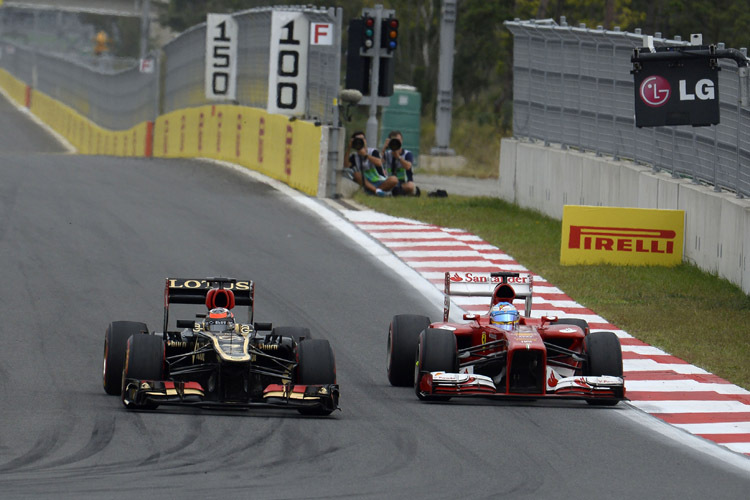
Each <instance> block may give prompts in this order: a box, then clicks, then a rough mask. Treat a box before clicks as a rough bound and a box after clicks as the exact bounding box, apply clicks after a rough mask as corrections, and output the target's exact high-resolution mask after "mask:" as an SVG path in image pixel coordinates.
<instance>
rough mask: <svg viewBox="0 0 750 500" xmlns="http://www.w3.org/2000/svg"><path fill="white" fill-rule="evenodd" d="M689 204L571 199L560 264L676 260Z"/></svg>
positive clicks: (657, 263) (656, 263) (659, 263)
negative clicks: (597, 203)
mask: <svg viewBox="0 0 750 500" xmlns="http://www.w3.org/2000/svg"><path fill="white" fill-rule="evenodd" d="M684 231H685V211H684V210H652V209H645V208H618V207H593V206H577V205H565V206H564V207H563V220H562V241H561V244H560V264H562V265H576V264H615V265H624V266H676V265H678V264H680V263H681V262H682V251H683V240H684Z"/></svg>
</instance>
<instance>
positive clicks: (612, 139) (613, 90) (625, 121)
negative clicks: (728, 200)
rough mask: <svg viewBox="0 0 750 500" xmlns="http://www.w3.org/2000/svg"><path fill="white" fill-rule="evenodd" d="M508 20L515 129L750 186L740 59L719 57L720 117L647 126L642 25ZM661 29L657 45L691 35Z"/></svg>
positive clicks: (736, 187)
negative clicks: (641, 84) (641, 121)
mask: <svg viewBox="0 0 750 500" xmlns="http://www.w3.org/2000/svg"><path fill="white" fill-rule="evenodd" d="M505 25H506V27H507V28H508V29H509V30H510V32H511V33H512V34H513V37H514V40H513V41H514V43H513V46H514V49H513V134H514V136H515V137H518V138H524V137H525V138H530V139H535V140H540V141H544V142H545V143H547V144H549V143H555V144H560V145H561V146H562V147H572V148H577V149H580V150H583V151H592V152H595V153H596V154H597V155H602V154H604V155H610V156H613V157H614V158H615V159H620V158H627V159H630V160H633V161H635V162H637V163H641V164H645V165H650V166H652V167H653V168H654V169H655V170H665V171H668V172H670V173H671V174H672V175H673V176H675V177H686V178H691V179H692V180H693V181H694V182H703V183H708V184H711V185H713V186H714V189H715V190H717V191H719V190H721V189H725V190H728V191H731V192H734V193H736V194H737V196H739V197H747V196H750V107H748V106H742V105H741V104H740V80H739V72H738V68H737V65H736V64H735V63H734V62H731V63H730V62H727V61H725V60H720V62H719V64H720V67H721V72H720V73H719V106H720V113H721V123H720V124H719V125H714V126H710V127H690V126H679V127H677V126H670V127H653V128H637V127H636V126H635V114H634V113H635V112H634V98H635V97H634V84H633V75H631V74H630V71H631V69H632V63H631V61H630V58H631V56H632V55H633V49H634V48H636V47H641V46H642V45H643V36H642V35H641V34H640V32H639V30H636V33H627V32H621V31H619V30H617V29H616V30H614V31H608V30H604V29H589V28H586V27H584V26H580V27H572V26H568V25H566V24H565V23H564V22H563V23H562V25H558V24H557V23H556V22H554V21H552V20H544V21H520V20H515V21H507V22H506V23H505ZM658 36H659V35H658V34H657V37H656V38H654V45H655V46H678V45H688V44H687V43H686V42H682V41H681V40H679V38H676V39H675V40H666V39H663V38H659V37H658ZM719 48H721V46H720V47H719ZM742 50H744V49H742Z"/></svg>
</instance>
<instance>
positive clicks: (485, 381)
mask: <svg viewBox="0 0 750 500" xmlns="http://www.w3.org/2000/svg"><path fill="white" fill-rule="evenodd" d="M418 390H419V393H420V394H421V395H422V396H426V397H429V396H450V397H454V396H475V397H497V398H503V397H512V398H519V397H523V398H531V399H537V398H548V397H560V398H562V397H564V398H573V399H609V400H612V399H620V400H623V399H625V397H624V393H625V382H624V380H623V379H622V378H621V377H610V376H599V377H592V376H574V377H564V378H561V379H559V380H557V385H556V386H555V387H554V388H553V389H550V388H546V390H545V392H543V393H519V394H516V393H506V392H502V391H501V390H500V389H498V387H497V386H496V385H495V382H494V381H493V380H492V378H490V377H487V376H485V375H479V374H474V373H446V372H431V373H426V374H424V375H423V376H422V378H421V380H420V383H419V388H418Z"/></svg>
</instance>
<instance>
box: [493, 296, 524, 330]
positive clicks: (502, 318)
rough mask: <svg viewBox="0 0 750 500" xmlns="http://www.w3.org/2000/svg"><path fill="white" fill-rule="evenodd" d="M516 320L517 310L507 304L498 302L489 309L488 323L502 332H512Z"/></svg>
mask: <svg viewBox="0 0 750 500" xmlns="http://www.w3.org/2000/svg"><path fill="white" fill-rule="evenodd" d="M518 319H519V314H518V310H517V309H516V308H515V307H513V304H510V303H508V302H498V303H497V304H495V305H494V306H492V308H491V309H490V323H491V324H493V325H497V326H498V327H499V328H502V329H503V330H508V331H510V330H514V329H515V328H516V325H518Z"/></svg>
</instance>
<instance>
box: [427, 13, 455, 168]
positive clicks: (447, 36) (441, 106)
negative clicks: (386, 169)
mask: <svg viewBox="0 0 750 500" xmlns="http://www.w3.org/2000/svg"><path fill="white" fill-rule="evenodd" d="M456 3H457V0H443V7H442V9H441V16H440V62H439V65H438V92H437V105H436V106H437V109H436V110H435V147H434V148H432V150H431V151H430V153H431V154H433V155H445V156H453V155H455V154H456V153H455V151H453V150H452V149H451V148H450V141H451V119H452V116H451V115H452V112H453V108H452V106H453V50H454V47H455V44H456V43H455V40H456Z"/></svg>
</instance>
